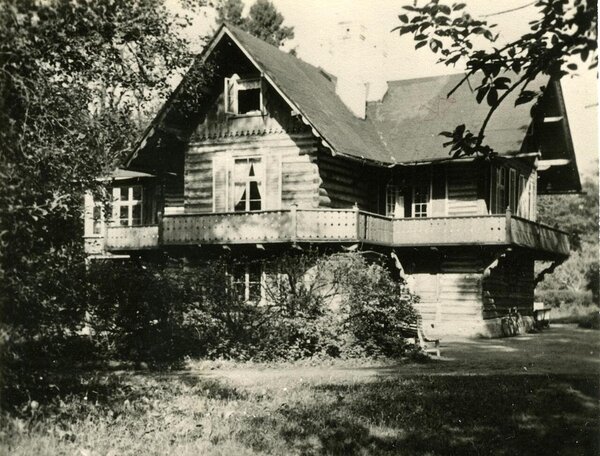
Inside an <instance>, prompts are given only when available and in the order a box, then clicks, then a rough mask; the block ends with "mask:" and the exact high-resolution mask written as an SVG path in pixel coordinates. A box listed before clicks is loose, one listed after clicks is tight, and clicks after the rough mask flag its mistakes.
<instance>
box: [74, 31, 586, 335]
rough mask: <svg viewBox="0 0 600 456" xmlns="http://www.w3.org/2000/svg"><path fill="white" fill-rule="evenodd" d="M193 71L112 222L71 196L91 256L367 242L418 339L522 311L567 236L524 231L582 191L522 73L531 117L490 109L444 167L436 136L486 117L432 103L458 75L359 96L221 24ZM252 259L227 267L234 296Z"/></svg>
mask: <svg viewBox="0 0 600 456" xmlns="http://www.w3.org/2000/svg"><path fill="white" fill-rule="evenodd" d="M194 68H195V69H198V68H210V71H208V70H207V71H205V72H204V73H201V72H199V71H195V70H194ZM194 68H193V69H192V70H190V73H189V74H188V75H187V76H186V77H185V78H184V80H183V82H182V83H181V84H180V86H179V87H178V89H176V90H175V92H174V94H173V96H172V97H171V99H170V100H169V101H168V102H167V103H166V104H165V105H164V107H163V108H162V109H161V111H160V112H159V113H158V115H157V116H156V118H155V119H154V121H153V122H152V123H151V125H150V126H149V127H148V129H147V130H146V132H145V134H144V136H143V138H142V140H141V141H140V143H139V145H138V147H137V148H136V149H135V150H134V151H133V153H132V154H131V156H130V157H129V159H128V160H127V161H126V163H124V165H123V167H122V168H123V169H121V170H119V171H118V172H117V174H115V176H114V180H113V181H112V190H111V191H112V195H113V205H112V220H110V221H109V222H108V223H105V222H104V220H103V215H102V210H101V209H100V208H99V206H97V205H95V203H94V201H92V199H91V198H88V199H87V200H86V206H87V211H86V223H85V243H86V249H87V252H88V254H89V255H90V257H91V258H105V257H122V256H134V255H139V256H146V257H148V258H152V257H153V256H156V255H159V254H161V253H164V252H167V253H169V254H174V255H185V256H189V257H206V256H210V255H214V254H215V253H216V252H219V251H220V252H222V251H223V247H224V246H225V248H226V249H227V250H228V251H230V252H231V254H232V255H238V254H240V255H241V254H245V255H250V256H253V257H254V258H264V259H265V261H268V258H270V257H272V256H273V255H278V254H280V253H281V252H282V251H284V250H286V249H290V248H292V247H295V248H304V247H305V246H308V245H313V246H314V245H318V246H322V247H328V248H332V249H336V248H341V247H342V246H343V247H346V248H347V247H349V246H357V247H356V248H361V249H365V250H377V251H379V252H382V253H384V254H385V255H387V256H390V257H393V258H397V261H396V264H397V265H399V266H400V267H401V269H402V270H403V274H405V277H406V278H407V280H408V282H409V284H410V286H411V288H412V290H413V291H414V292H415V293H417V294H418V295H420V297H421V301H420V303H419V311H420V312H421V314H422V316H423V319H424V322H425V324H426V325H428V326H429V329H430V332H432V331H433V332H437V333H438V334H451V333H461V334H470V335H475V334H490V333H493V324H492V323H493V322H494V321H497V319H498V318H499V317H502V316H504V315H506V314H507V312H508V311H509V309H510V308H514V307H518V309H519V310H520V312H521V314H523V315H525V316H527V315H531V314H532V311H533V299H534V288H535V285H536V283H537V281H538V280H539V279H540V277H536V276H535V275H534V263H535V261H547V262H551V263H550V265H556V264H559V263H560V262H562V261H564V260H565V259H566V258H567V257H568V255H569V238H568V235H567V233H564V232H562V231H560V230H559V229H557V228H554V227H550V226H545V225H542V224H540V223H537V222H536V199H537V195H538V194H543V193H561V192H577V191H580V189H581V186H580V181H579V175H578V170H577V165H576V162H575V155H574V151H573V146H572V141H571V137H570V132H569V125H568V121H567V116H566V112H565V106H564V102H563V97H562V93H561V88H560V85H559V83H558V82H556V81H552V80H545V81H536V83H538V85H546V86H547V89H546V92H545V97H544V100H543V103H542V105H541V106H539V107H538V109H536V110H535V115H533V117H532V114H531V113H530V109H531V107H530V106H517V107H515V106H514V99H513V100H511V99H507V100H506V101H505V102H504V103H503V105H502V106H501V107H500V108H499V109H498V111H497V112H496V114H495V116H494V117H493V119H492V121H491V123H490V125H489V127H488V128H487V133H486V141H487V143H488V144H489V145H490V146H492V147H493V148H494V150H495V151H496V152H497V153H498V155H497V156H496V157H494V158H492V159H483V158H479V157H467V158H460V159H451V157H450V156H449V154H448V149H445V148H444V147H443V146H442V143H443V142H444V141H445V140H446V138H444V137H442V136H440V135H439V133H440V132H441V131H444V130H449V129H452V128H454V126H455V125H457V124H459V123H465V124H466V125H467V127H468V128H471V129H472V130H475V131H476V129H477V126H478V125H479V124H480V123H481V121H482V119H483V118H484V117H485V114H486V112H487V107H486V106H485V105H478V104H477V103H476V101H475V97H474V96H473V94H472V93H471V92H470V90H469V86H468V85H466V84H465V85H463V86H461V88H460V89H459V90H458V91H456V92H455V93H454V94H453V95H452V96H451V97H449V98H448V97H447V96H446V94H447V93H448V92H449V91H450V89H452V88H453V87H454V86H455V85H456V84H457V83H458V81H459V80H460V78H461V77H462V75H450V76H441V77H431V78H423V79H413V80H402V81H390V82H388V83H387V90H385V93H384V94H383V96H382V97H381V98H380V99H378V100H374V101H370V102H367V101H366V99H367V97H366V92H367V91H368V87H367V86H365V85H362V84H357V83H354V82H353V81H352V80H350V79H343V78H341V77H340V78H336V77H335V76H333V75H331V74H329V73H327V72H325V71H323V70H321V69H319V68H316V67H314V66H312V65H309V64H307V63H305V62H303V61H302V60H299V59H298V58H296V57H294V56H292V55H290V54H287V53H284V52H282V51H280V50H278V49H276V48H275V47H272V46H270V45H268V44H266V43H264V42H263V41H261V40H259V39H257V38H255V37H253V36H251V35H249V34H247V33H245V32H243V31H241V30H239V29H237V28H235V27H233V26H229V25H225V26H221V28H220V29H219V30H218V31H217V32H216V35H215V36H214V37H213V39H212V41H211V42H210V43H209V44H208V45H207V46H206V48H205V50H204V51H203V53H202V54H201V55H200V56H199V57H198V60H197V62H196V66H195V67H194ZM199 75H200V76H199ZM196 81H199V82H196ZM533 85H534V84H532V86H533ZM194 86H197V87H200V86H201V89H200V90H197V91H195V92H194V91H192V92H190V91H189V89H190V87H192V88H193V87H194ZM190 93H193V94H194V95H193V96H192V95H190ZM190 105H191V106H192V109H190ZM186 106H187V108H186ZM255 265H256V263H253V265H252V266H250V265H249V266H248V268H246V269H245V270H243V271H241V272H240V278H239V280H240V281H241V282H242V283H244V284H245V286H246V288H247V292H246V293H247V295H248V297H249V298H251V297H252V296H251V295H252V294H253V293H254V292H253V291H252V290H253V289H254V288H252V287H253V286H254V285H256V283H260V281H261V280H262V277H264V274H263V273H262V272H261V268H260V267H257V266H255Z"/></svg>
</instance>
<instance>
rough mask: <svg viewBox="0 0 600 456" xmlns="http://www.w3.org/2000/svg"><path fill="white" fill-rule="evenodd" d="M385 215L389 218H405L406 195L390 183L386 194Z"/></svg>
mask: <svg viewBox="0 0 600 456" xmlns="http://www.w3.org/2000/svg"><path fill="white" fill-rule="evenodd" d="M385 215H387V216H388V217H396V218H401V217H404V195H403V193H402V189H401V188H400V187H399V186H398V185H395V184H393V183H392V182H390V183H389V184H388V185H387V186H386V192H385Z"/></svg>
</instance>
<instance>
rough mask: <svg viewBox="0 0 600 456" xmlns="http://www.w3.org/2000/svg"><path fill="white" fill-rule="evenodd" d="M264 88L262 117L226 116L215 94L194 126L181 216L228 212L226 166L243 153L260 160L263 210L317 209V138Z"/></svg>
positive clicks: (318, 180) (228, 188)
mask: <svg viewBox="0 0 600 456" xmlns="http://www.w3.org/2000/svg"><path fill="white" fill-rule="evenodd" d="M264 90H265V96H264V100H265V114H264V115H260V114H258V115H256V114H255V115H242V116H235V115H227V114H225V113H224V112H223V106H222V104H223V97H222V96H219V97H217V99H216V100H215V102H214V104H213V106H212V108H211V109H209V111H208V113H207V115H206V117H205V119H204V120H203V122H202V123H201V124H200V125H199V126H198V128H197V130H196V132H195V133H194V135H193V136H192V139H191V141H190V145H189V148H188V150H187V153H186V158H185V179H184V182H185V183H184V187H185V191H184V205H185V212H186V213H205V212H213V211H216V212H219V211H227V210H231V207H230V206H231V201H228V199H230V198H228V195H227V192H228V191H230V187H231V168H232V163H233V161H234V160H235V158H236V157H242V156H248V155H252V156H260V157H262V159H263V162H264V166H265V191H268V193H269V194H268V195H264V197H265V198H264V199H265V208H266V209H279V208H283V209H285V208H289V207H290V206H291V205H292V204H296V205H298V207H301V208H314V207H317V206H318V204H319V185H320V182H321V181H320V176H319V172H318V168H317V165H316V164H315V157H316V155H317V144H318V139H317V138H316V137H315V136H314V135H313V134H312V132H311V131H310V129H309V128H308V127H307V126H306V125H304V124H302V122H300V121H299V120H298V119H297V118H295V117H293V116H292V115H291V111H290V108H289V107H288V106H287V105H286V104H285V102H284V101H283V100H281V98H280V97H279V96H278V95H277V94H276V93H275V92H274V91H273V90H272V89H270V88H268V87H264ZM217 167H218V168H219V169H216V168H217ZM220 173H222V174H223V175H221V174H220ZM274 193H277V194H276V195H275V194H274Z"/></svg>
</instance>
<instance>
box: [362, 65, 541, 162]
mask: <svg viewBox="0 0 600 456" xmlns="http://www.w3.org/2000/svg"><path fill="white" fill-rule="evenodd" d="M464 76H465V75H464V74H452V75H445V76H435V77H428V78H419V79H408V80H401V81H389V82H388V91H387V93H386V95H385V97H384V98H383V100H382V101H381V102H376V103H369V104H368V106H367V119H368V120H369V122H370V123H371V125H372V127H373V129H375V130H376V131H377V132H378V133H379V136H380V137H381V139H382V141H383V142H384V144H385V146H386V147H387V149H388V151H389V153H390V155H391V156H393V157H395V159H396V160H397V161H398V162H420V161H434V160H443V159H448V158H449V148H444V147H443V143H444V142H447V141H448V138H446V137H444V136H440V132H442V131H452V130H454V128H455V127H456V126H457V125H459V124H465V125H466V127H467V128H468V129H470V130H471V131H472V132H473V133H477V132H478V130H479V128H480V127H481V124H482V122H483V120H484V119H485V117H486V115H487V113H488V111H489V106H488V105H487V104H486V103H485V102H483V103H481V104H478V103H477V101H476V100H475V94H474V93H473V92H472V91H471V88H470V87H471V85H472V86H473V87H476V86H478V85H479V83H480V81H479V80H478V78H471V81H470V83H464V84H463V85H461V86H460V87H459V88H458V89H457V90H456V91H455V92H454V93H453V94H452V95H451V96H450V97H448V96H447V94H448V93H449V92H450V91H452V89H454V88H455V87H456V85H457V84H459V83H460V81H461V79H463V78H464ZM508 76H509V77H510V75H508ZM547 83H548V78H547V77H545V78H538V79H537V80H535V81H533V82H531V83H530V85H529V87H530V88H531V89H532V90H533V89H535V90H537V89H539V87H540V86H542V85H546V84H547ZM516 97H517V95H516V94H514V95H509V96H508V97H507V98H506V100H504V102H503V103H502V104H500V106H499V107H498V109H497V110H496V112H494V115H493V116H492V118H491V120H490V123H489V124H488V125H487V128H486V130H485V143H486V144H488V145H489V146H491V147H492V148H493V149H494V150H495V151H496V152H497V153H498V154H500V155H512V154H517V153H519V152H535V151H522V150H521V148H522V145H523V140H524V139H525V135H526V134H527V130H528V128H529V126H530V124H531V115H530V109H531V105H519V106H515V105H514V102H515V99H516Z"/></svg>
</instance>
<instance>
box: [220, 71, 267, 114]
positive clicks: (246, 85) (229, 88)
mask: <svg viewBox="0 0 600 456" xmlns="http://www.w3.org/2000/svg"><path fill="white" fill-rule="evenodd" d="M225 112H227V113H228V114H237V115H251V114H262V112H263V95H262V90H261V80H260V78H253V79H242V78H240V77H239V76H238V75H237V74H234V75H233V76H232V77H230V78H225Z"/></svg>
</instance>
